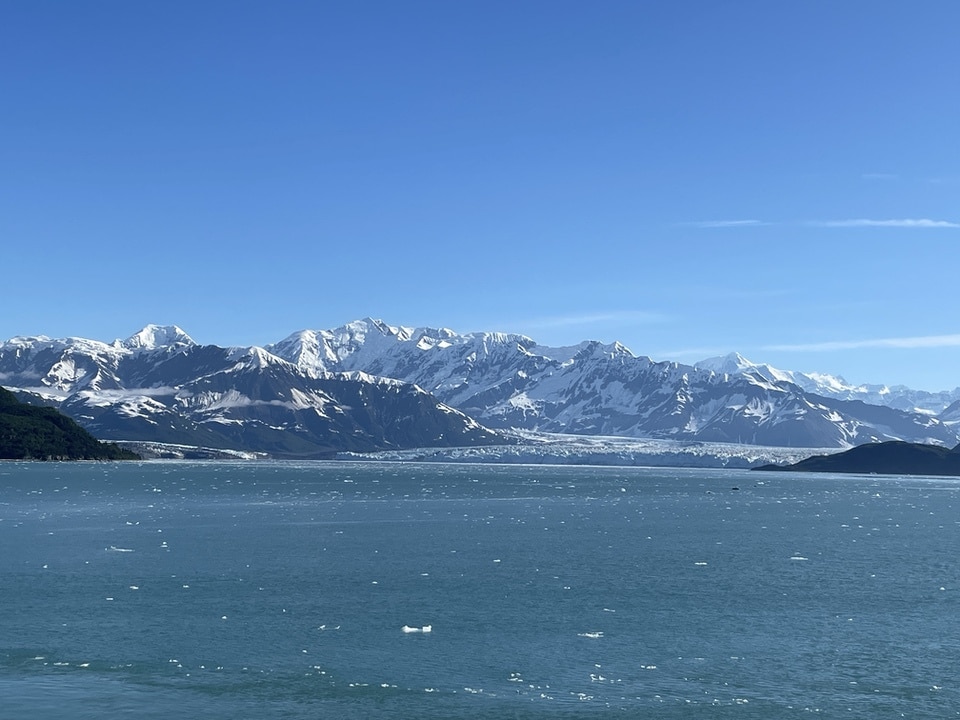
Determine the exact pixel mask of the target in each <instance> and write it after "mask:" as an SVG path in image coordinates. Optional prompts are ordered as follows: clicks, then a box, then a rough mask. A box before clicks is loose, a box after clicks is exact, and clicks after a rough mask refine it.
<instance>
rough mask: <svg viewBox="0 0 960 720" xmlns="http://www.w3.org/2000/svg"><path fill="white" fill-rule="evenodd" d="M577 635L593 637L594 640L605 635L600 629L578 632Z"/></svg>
mask: <svg viewBox="0 0 960 720" xmlns="http://www.w3.org/2000/svg"><path fill="white" fill-rule="evenodd" d="M577 637H582V638H591V639H593V640H596V639H597V638H602V637H603V633H602V632H599V631H593V632H582V633H577Z"/></svg>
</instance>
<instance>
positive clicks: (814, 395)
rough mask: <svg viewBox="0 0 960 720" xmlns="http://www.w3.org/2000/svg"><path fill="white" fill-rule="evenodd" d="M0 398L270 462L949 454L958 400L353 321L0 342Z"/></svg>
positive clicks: (111, 435) (739, 367)
mask: <svg viewBox="0 0 960 720" xmlns="http://www.w3.org/2000/svg"><path fill="white" fill-rule="evenodd" d="M0 385H4V386H6V387H8V388H10V389H11V390H13V391H14V392H16V393H17V395H18V396H19V397H20V398H21V399H24V400H27V401H29V402H33V403H42V404H47V405H53V406H56V407H57V408H58V409H61V410H62V411H63V412H65V413H67V414H68V415H70V416H71V417H73V418H74V419H76V420H77V421H78V422H79V423H80V424H81V425H83V426H84V427H85V428H87V429H88V430H89V431H90V432H92V433H93V434H94V435H96V436H97V437H101V438H104V439H110V440H128V441H129V440H139V441H149V442H164V443H179V444H184V445H196V446H205V447H212V448H222V449H226V450H243V451H256V452H262V453H266V454H269V455H272V456H278V457H303V458H308V457H329V456H330V455H331V454H333V453H336V452H339V451H352V452H369V451H374V450H390V449H403V448H417V447H462V446H478V445H488V444H502V443H504V442H505V441H507V440H505V436H504V434H503V431H504V430H507V429H510V428H515V429H521V430H525V431H539V432H546V433H566V434H576V435H592V436H599V435H605V436H620V437H631V438H658V439H670V440H684V441H702V442H728V443H746V444H754V445H766V446H782V447H810V448H842V447H850V446H853V445H859V444H862V443H867V442H883V441H887V440H905V441H910V442H922V443H933V444H939V445H949V446H953V445H955V444H956V443H957V442H958V436H957V422H958V421H960V389H957V390H954V391H952V392H945V393H924V392H920V391H913V390H910V389H908V388H886V387H884V386H852V385H850V384H848V383H845V382H844V381H843V380H842V379H841V378H835V377H831V376H826V375H813V374H802V373H796V372H790V371H781V370H777V369H775V368H771V367H769V366H766V365H757V364H754V363H751V362H749V361H747V360H745V359H744V358H742V357H740V356H739V355H731V356H727V357H725V358H713V359H710V360H705V361H703V362H701V363H698V364H697V365H683V364H678V363H674V362H655V361H653V360H651V359H650V358H648V357H644V356H637V355H634V354H633V353H632V352H631V351H630V350H628V349H627V348H625V347H624V346H622V345H620V344H619V343H611V344H603V343H600V342H596V341H587V342H583V343H580V344H578V345H575V346H571V347H562V348H554V347H546V346H541V345H539V344H538V343H537V342H536V341H534V340H533V339H531V338H529V337H526V336H524V335H516V334H505V333H469V334H459V333H456V332H454V331H452V330H448V329H434V328H408V327H402V326H390V325H387V324H386V323H383V322H382V321H379V320H374V319H369V318H368V319H365V320H359V321H355V322H351V323H348V324H346V325H343V326H341V327H339V328H335V329H332V330H302V331H299V332H296V333H293V334H292V335H290V336H288V337H286V338H285V339H283V340H280V341H279V342H276V343H274V344H271V345H267V346H265V347H248V348H237V347H233V348H223V347H219V346H216V345H201V344H198V343H196V342H195V341H194V340H193V339H192V338H190V337H189V336H188V335H187V334H186V333H185V332H183V331H182V330H181V329H180V328H178V327H176V326H166V327H161V326H156V325H150V326H147V327H146V328H144V329H143V330H142V331H140V332H139V333H136V334H135V335H133V336H131V337H130V338H127V339H126V340H117V341H114V342H113V343H109V344H108V343H103V342H99V341H94V340H86V339H82V338H66V339H59V340H55V339H50V338H47V337H44V336H38V337H17V338H13V339H11V340H8V341H6V342H3V343H0Z"/></svg>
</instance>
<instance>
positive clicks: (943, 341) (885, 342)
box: [761, 335, 960, 352]
mask: <svg viewBox="0 0 960 720" xmlns="http://www.w3.org/2000/svg"><path fill="white" fill-rule="evenodd" d="M943 347H960V335H921V336H916V337H900V338H873V339H868V340H836V341H830V342H819V343H803V344H799V345H767V346H765V347H763V348H761V349H762V350H770V351H778V352H781V351H782V352H829V351H833V350H862V349H867V348H887V349H892V348H896V349H907V350H909V349H917V348H943Z"/></svg>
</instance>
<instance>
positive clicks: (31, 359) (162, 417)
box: [0, 326, 497, 458]
mask: <svg viewBox="0 0 960 720" xmlns="http://www.w3.org/2000/svg"><path fill="white" fill-rule="evenodd" d="M0 378H2V382H4V383H5V384H6V385H7V386H8V387H13V388H15V389H16V390H17V392H18V395H20V397H22V398H25V399H30V398H32V399H33V400H34V401H35V402H43V403H46V404H49V405H53V406H56V407H58V408H60V409H62V410H63V411H64V412H66V413H67V414H69V415H70V416H71V417H73V418H75V419H76V420H77V421H78V422H80V423H81V424H82V425H83V426H84V427H85V428H87V429H88V430H90V432H92V433H94V434H95V435H96V436H97V437H101V438H105V439H114V440H144V441H151V442H168V443H180V444H186V445H200V446H206V447H212V448H225V449H234V450H252V451H258V452H265V453H269V454H271V455H274V456H279V457H303V458H308V457H324V456H329V455H331V454H332V453H334V452H337V451H342V450H351V451H359V452H363V451H370V450H382V449H389V448H405V447H424V446H445V445H456V446H460V445H473V444H483V443H487V442H493V441H494V440H496V439H497V437H496V435H495V433H493V432H491V431H490V430H488V429H486V428H484V427H482V426H480V425H479V424H478V423H476V422H475V421H474V420H472V419H471V418H469V417H467V416H465V415H464V414H463V413H461V412H459V411H457V410H455V409H453V408H451V407H448V406H446V405H443V404H442V403H440V402H439V401H437V399H436V398H434V397H432V396H430V395H429V394H427V393H426V392H424V391H423V390H421V389H419V388H417V387H415V386H413V385H410V384H408V383H402V382H398V381H396V380H390V379H386V378H375V377H372V376H369V375H366V374H363V373H322V372H319V373H318V372H310V371H308V370H305V369H303V368H298V367H296V366H294V365H292V364H290V363H288V362H286V361H284V360H282V359H281V358H278V357H276V356H274V355H272V354H270V353H269V352H267V351H266V350H264V349H262V348H256V347H254V348H221V347H217V346H213V345H198V344H197V343H195V342H194V341H193V340H192V339H191V338H190V337H189V336H188V335H186V333H184V332H183V331H182V330H180V329H179V328H176V327H157V326H148V327H147V328H145V329H144V330H143V331H141V332H140V333H137V334H136V335H134V336H132V337H131V338H129V339H127V340H125V341H122V342H121V341H117V342H114V343H112V344H106V343H100V342H96V341H91V340H84V339H80V338H68V339H65V340H51V339H49V338H45V337H36V338H14V339H13V340H10V341H8V342H5V343H2V344H0Z"/></svg>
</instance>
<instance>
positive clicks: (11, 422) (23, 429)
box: [0, 388, 138, 460]
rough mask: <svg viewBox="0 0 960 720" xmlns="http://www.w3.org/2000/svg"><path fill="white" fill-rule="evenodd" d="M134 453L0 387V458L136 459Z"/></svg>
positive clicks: (55, 411)
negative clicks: (21, 400)
mask: <svg viewBox="0 0 960 720" xmlns="http://www.w3.org/2000/svg"><path fill="white" fill-rule="evenodd" d="M137 457H138V456H137V455H134V454H133V453H131V452H128V451H126V450H121V449H120V448H119V447H117V446H116V445H113V444H107V443H102V442H99V441H98V440H97V439H96V438H94V437H93V436H92V435H91V434H90V433H88V432H87V431H86V430H84V429H83V428H81V427H80V426H79V425H77V423H75V422H74V421H73V420H71V419H70V418H68V417H67V416H66V415H64V414H62V413H60V412H58V411H57V410H54V409H53V408H48V407H35V406H33V405H25V404H23V403H21V402H20V401H19V400H17V398H16V396H14V394H13V393H11V392H10V391H9V390H6V389H4V388H0V459H4V460H135V459H137Z"/></svg>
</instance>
